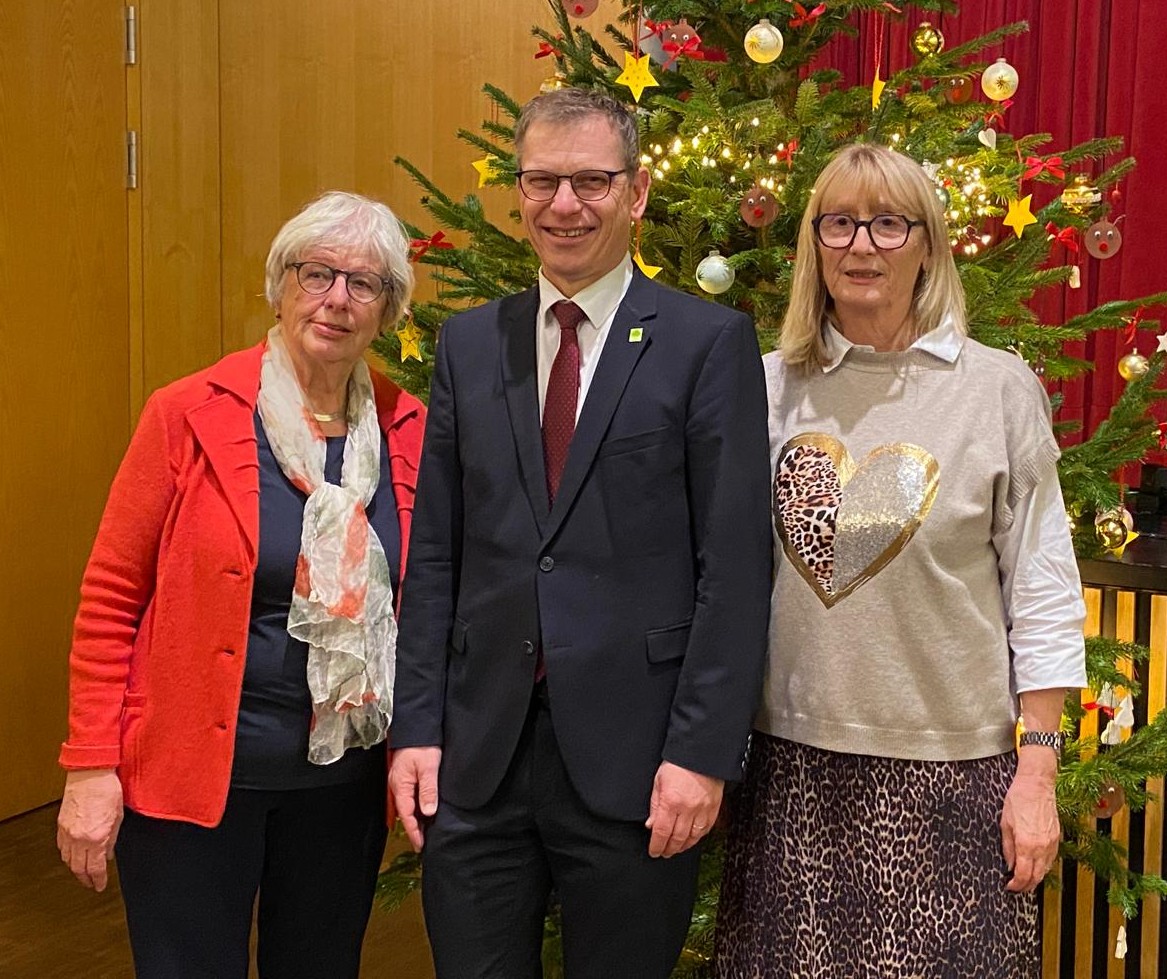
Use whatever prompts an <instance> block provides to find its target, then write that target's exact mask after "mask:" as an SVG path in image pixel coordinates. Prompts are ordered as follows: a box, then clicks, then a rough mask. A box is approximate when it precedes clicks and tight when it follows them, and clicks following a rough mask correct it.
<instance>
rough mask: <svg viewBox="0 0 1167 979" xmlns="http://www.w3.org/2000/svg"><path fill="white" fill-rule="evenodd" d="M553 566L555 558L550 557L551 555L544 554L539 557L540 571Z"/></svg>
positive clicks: (548, 569)
mask: <svg viewBox="0 0 1167 979" xmlns="http://www.w3.org/2000/svg"><path fill="white" fill-rule="evenodd" d="M554 567H555V558H553V557H551V555H549V554H544V555H543V557H541V558H539V570H540V571H550V570H551V569H552V568H554Z"/></svg>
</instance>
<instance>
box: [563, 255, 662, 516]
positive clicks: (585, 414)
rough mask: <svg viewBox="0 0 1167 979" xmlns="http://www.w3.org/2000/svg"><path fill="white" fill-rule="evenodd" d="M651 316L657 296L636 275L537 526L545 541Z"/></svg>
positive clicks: (636, 356)
mask: <svg viewBox="0 0 1167 979" xmlns="http://www.w3.org/2000/svg"><path fill="white" fill-rule="evenodd" d="M655 318H656V296H655V295H654V293H653V286H652V284H651V283H650V281H649V280H648V279H647V278H645V277H644V276H643V275H641V274H640V273H639V272H636V273H634V274H633V277H632V283H631V284H630V285H629V287H628V293H627V295H625V297H624V301H623V302H621V303H620V308H619V309H618V310H616V317H615V319H614V320H613V321H612V328H611V329H610V330H609V331H608V338H607V340H606V341H605V342H604V349H603V351H602V352H601V354H600V362H599V363H598V364H597V365H596V373H595V374H594V375H593V377H592V383H591V386H590V387H589V388H588V393H587V398H586V399H585V400H584V405H583V410H582V411H581V412H580V416H579V421H578V422H577V423H576V426H575V435H573V436H572V439H571V448H570V449H568V452H567V462H566V463H565V464H564V467H563V478H562V479H561V480H560V483H559V493H558V494H557V495H556V497H555V505H554V506H553V507H552V508H551V514H550V519H549V520H548V522H547V525H546V527H542V528H541V529H542V530H543V536H544V539H548V538H550V537H551V536H552V535H553V534H554V533H555V532H556V531H557V530H558V529H559V526H560V524H561V523H562V522H563V518H564V516H565V515H566V514H567V511H568V510H570V509H571V504H572V502H573V501H574V500H575V497H576V495H577V494H578V493H579V490H580V487H581V486H582V485H583V481H584V477H586V476H587V474H588V470H589V469H591V467H592V462H593V460H594V459H595V457H596V451H597V450H598V449H599V447H600V443H601V442H602V441H603V439H604V433H605V432H607V430H608V424H609V423H610V422H611V420H612V415H613V413H614V412H615V411H616V406H617V405H618V404H619V403H620V399H621V398H622V397H623V395H624V389H625V387H626V386H627V384H628V379H629V377H631V376H632V369H633V368H634V367H635V366H636V362H637V361H638V360H640V358H641V356H643V354H644V351H645V350H647V349H648V346H649V344H650V343H651V342H652V337H651V324H650V322H649V321H650V320H653V319H655ZM636 328H639V330H640V331H641V332H640V339H639V340H638V341H632V340H630V339H629V332H630V331H631V330H633V329H636Z"/></svg>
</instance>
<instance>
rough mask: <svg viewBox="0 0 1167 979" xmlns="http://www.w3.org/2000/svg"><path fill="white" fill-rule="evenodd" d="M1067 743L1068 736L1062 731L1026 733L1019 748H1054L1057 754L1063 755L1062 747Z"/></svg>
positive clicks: (1023, 733)
mask: <svg viewBox="0 0 1167 979" xmlns="http://www.w3.org/2000/svg"><path fill="white" fill-rule="evenodd" d="M1065 743H1066V736H1065V735H1064V734H1062V733H1061V731H1024V732H1022V735H1021V740H1020V741H1019V742H1018V744H1019V746H1020V747H1022V748H1024V747H1026V746H1028V745H1031V744H1039V745H1042V746H1043V747H1046V748H1053V750H1054V751H1055V752H1057V754H1059V755H1060V754H1061V753H1062V746H1063V745H1064V744H1065Z"/></svg>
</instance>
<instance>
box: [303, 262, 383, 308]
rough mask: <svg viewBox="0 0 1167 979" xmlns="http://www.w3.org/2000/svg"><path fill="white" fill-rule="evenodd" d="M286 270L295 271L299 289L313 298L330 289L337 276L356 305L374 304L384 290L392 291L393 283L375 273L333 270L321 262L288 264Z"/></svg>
mask: <svg viewBox="0 0 1167 979" xmlns="http://www.w3.org/2000/svg"><path fill="white" fill-rule="evenodd" d="M284 268H286V269H295V270H296V281H297V282H298V283H300V288H301V289H303V290H304V291H305V292H307V293H311V294H312V295H313V296H321V295H323V294H324V293H326V292H328V290H329V289H331V288H332V283H333V282H335V281H336V277H337V276H338V275H343V276H344V287H345V289H346V290H347V291H348V294H349V298H350V299H352V301H353V302H357V303H371V302H376V301H377V300H378V299H380V298H381V294H382V293H383V292H385V290H386V289H388V290H390V291H392V288H393V282H392V280H390V279H386V278H383V277H382V276H379V275H377V274H376V273H375V272H350V271H349V270H348V269H334V268H333V267H332V266H331V265H325V264H324V263H323V262H288V264H287V265H285V266H284Z"/></svg>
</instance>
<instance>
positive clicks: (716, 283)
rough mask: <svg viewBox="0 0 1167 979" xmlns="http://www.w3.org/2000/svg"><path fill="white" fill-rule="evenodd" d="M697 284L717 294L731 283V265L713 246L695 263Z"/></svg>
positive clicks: (732, 276)
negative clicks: (711, 249) (712, 248)
mask: <svg viewBox="0 0 1167 979" xmlns="http://www.w3.org/2000/svg"><path fill="white" fill-rule="evenodd" d="M696 277H697V285H699V286H700V287H701V288H702V289H704V290H705V291H706V292H708V293H710V294H712V295H714V296H718V295H720V294H721V293H723V292H725V290H726V289H728V288H729V287H730V286H732V285H733V280H734V278H735V274H734V271H733V266H732V265H730V264H729V262H727V261H726V260H725V256H723V255H722V254H721V253H720V252H718V251H717V249H716V248H715V249H714V250H713V251H711V252H710V253H709V254H708V255H706V256H705V257H704V258H703V259H701V261H700V262H698V263H697V271H696Z"/></svg>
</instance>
